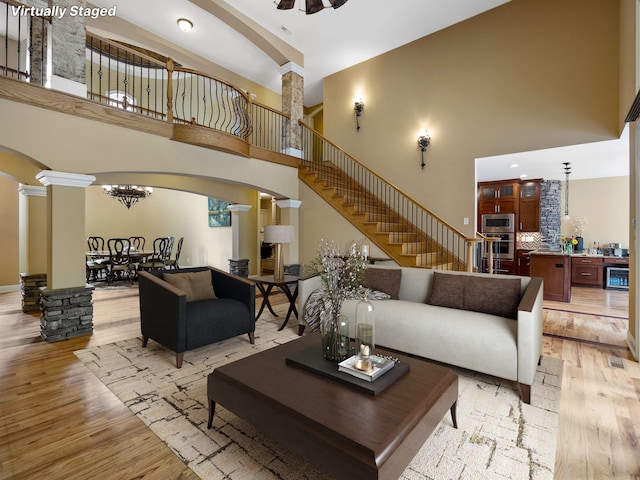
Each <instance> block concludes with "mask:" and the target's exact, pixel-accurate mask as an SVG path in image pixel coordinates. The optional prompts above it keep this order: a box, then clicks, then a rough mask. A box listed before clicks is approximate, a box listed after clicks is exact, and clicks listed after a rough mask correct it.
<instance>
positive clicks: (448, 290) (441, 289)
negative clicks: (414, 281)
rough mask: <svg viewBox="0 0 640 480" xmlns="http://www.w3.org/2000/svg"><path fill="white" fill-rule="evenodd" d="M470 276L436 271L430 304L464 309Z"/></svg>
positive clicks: (429, 299) (428, 301)
mask: <svg viewBox="0 0 640 480" xmlns="http://www.w3.org/2000/svg"><path fill="white" fill-rule="evenodd" d="M467 278H468V276H466V275H447V274H445V273H439V272H434V273H433V283H432V286H431V295H430V296H429V298H428V299H427V303H428V304H429V305H435V306H438V307H448V308H457V309H458V310H464V290H465V285H466V283H467Z"/></svg>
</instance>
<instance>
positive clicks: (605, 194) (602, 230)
mask: <svg viewBox="0 0 640 480" xmlns="http://www.w3.org/2000/svg"><path fill="white" fill-rule="evenodd" d="M564 189H565V182H564V181H563V182H562V202H563V203H562V205H563V208H562V211H563V213H564V198H565V197H564V195H565V190H564ZM569 216H570V219H569V220H565V219H564V218H563V219H562V228H561V231H562V233H563V234H564V235H575V230H574V228H575V227H576V226H577V224H578V222H579V220H580V219H581V220H583V222H582V223H584V222H586V227H585V228H584V232H583V235H582V236H583V238H584V242H585V244H584V246H585V248H591V247H593V242H594V241H595V242H597V243H599V244H601V245H603V246H606V245H607V244H608V243H622V245H623V248H629V177H608V178H597V179H587V180H570V181H569Z"/></svg>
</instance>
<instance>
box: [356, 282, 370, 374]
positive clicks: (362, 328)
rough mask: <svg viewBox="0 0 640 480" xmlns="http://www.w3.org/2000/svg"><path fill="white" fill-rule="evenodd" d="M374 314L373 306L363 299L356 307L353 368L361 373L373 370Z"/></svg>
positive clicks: (365, 297)
mask: <svg viewBox="0 0 640 480" xmlns="http://www.w3.org/2000/svg"><path fill="white" fill-rule="evenodd" d="M374 321H375V312H374V310H373V305H372V304H371V302H369V300H368V299H367V294H366V292H365V294H364V298H363V299H362V300H360V301H359V302H358V304H357V305H356V342H355V357H356V358H355V367H356V368H357V369H358V370H361V371H363V372H370V371H372V370H373V362H372V361H371V357H372V356H373V349H374V348H375V336H374Z"/></svg>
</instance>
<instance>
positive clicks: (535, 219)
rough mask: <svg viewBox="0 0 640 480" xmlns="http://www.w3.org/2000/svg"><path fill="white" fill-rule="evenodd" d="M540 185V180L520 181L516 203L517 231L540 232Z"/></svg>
mask: <svg viewBox="0 0 640 480" xmlns="http://www.w3.org/2000/svg"><path fill="white" fill-rule="evenodd" d="M540 185H541V180H529V181H526V182H525V181H522V182H521V183H520V187H519V192H520V198H519V202H518V230H519V231H521V232H538V231H540Z"/></svg>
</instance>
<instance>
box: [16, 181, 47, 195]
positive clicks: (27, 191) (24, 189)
mask: <svg viewBox="0 0 640 480" xmlns="http://www.w3.org/2000/svg"><path fill="white" fill-rule="evenodd" d="M18 191H19V192H20V193H21V194H22V195H24V196H25V197H46V196H47V189H46V187H41V186H39V185H25V184H23V183H21V184H20V185H19V186H18Z"/></svg>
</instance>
